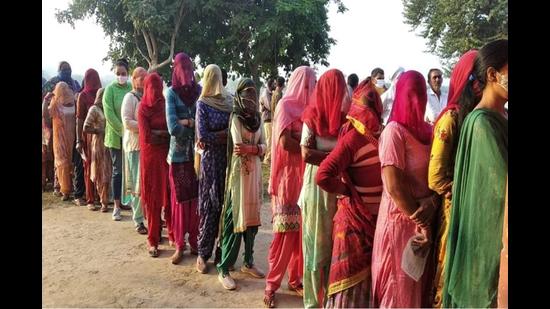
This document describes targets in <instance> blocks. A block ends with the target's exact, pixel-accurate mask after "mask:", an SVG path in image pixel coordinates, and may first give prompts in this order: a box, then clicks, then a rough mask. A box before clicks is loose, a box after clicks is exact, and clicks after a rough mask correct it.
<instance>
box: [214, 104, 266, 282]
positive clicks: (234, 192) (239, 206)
mask: <svg viewBox="0 0 550 309" xmlns="http://www.w3.org/2000/svg"><path fill="white" fill-rule="evenodd" d="M230 125H231V130H230V132H231V140H230V142H229V143H228V153H230V154H231V160H230V161H229V163H230V166H229V168H228V173H229V175H228V177H227V190H226V192H227V193H226V194H227V196H226V198H225V205H224V210H223V217H222V221H221V224H220V226H221V234H220V245H221V260H220V262H219V263H218V265H217V268H218V272H220V273H222V274H223V275H226V274H228V273H229V266H232V265H233V264H234V263H235V261H236V258H237V254H238V252H239V249H240V245H241V237H243V238H244V242H245V254H244V256H245V259H244V265H245V266H246V267H252V266H254V257H253V253H254V250H253V249H254V239H255V237H256V234H257V233H258V226H260V225H261V221H260V208H261V205H262V165H261V160H260V156H262V155H263V154H264V153H265V150H266V145H265V140H264V132H263V130H261V126H260V128H259V129H258V130H257V131H256V132H250V131H249V130H247V129H246V128H245V127H244V125H243V124H242V122H241V121H240V120H239V118H238V117H237V116H236V114H232V116H231V118H230ZM236 144H244V145H255V146H257V149H258V150H259V153H258V154H256V155H252V154H245V155H237V154H234V153H233V145H236Z"/></svg>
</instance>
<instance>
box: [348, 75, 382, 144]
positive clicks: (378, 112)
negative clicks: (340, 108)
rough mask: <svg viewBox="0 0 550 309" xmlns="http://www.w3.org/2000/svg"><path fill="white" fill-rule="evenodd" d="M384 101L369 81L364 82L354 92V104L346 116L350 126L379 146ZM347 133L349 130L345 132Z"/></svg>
mask: <svg viewBox="0 0 550 309" xmlns="http://www.w3.org/2000/svg"><path fill="white" fill-rule="evenodd" d="M381 117H382V100H381V99H380V95H379V94H378V91H376V89H375V88H374V87H373V86H372V83H370V82H369V81H368V80H364V81H362V82H361V83H360V84H359V85H358V86H357V88H355V91H354V92H353V98H352V104H351V107H350V110H349V112H348V114H347V116H346V119H348V121H349V124H350V125H351V126H352V127H353V128H354V129H355V130H357V132H359V133H360V134H361V135H364V136H366V137H367V138H368V139H369V141H370V142H371V143H373V144H374V145H378V140H377V138H378V137H379V136H380V133H381V129H382V126H381V123H380V122H381ZM344 131H346V132H347V130H343V131H342V133H344Z"/></svg>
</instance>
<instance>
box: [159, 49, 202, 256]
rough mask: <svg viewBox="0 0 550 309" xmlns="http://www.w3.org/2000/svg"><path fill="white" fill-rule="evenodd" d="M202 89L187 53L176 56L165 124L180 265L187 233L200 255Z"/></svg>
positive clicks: (173, 214)
mask: <svg viewBox="0 0 550 309" xmlns="http://www.w3.org/2000/svg"><path fill="white" fill-rule="evenodd" d="M200 91H201V88H200V86H199V85H198V84H197V83H196V82H195V80H194V77H193V61H192V60H191V58H190V57H189V56H187V55H186V54H185V53H178V54H177V55H176V57H174V72H173V73H172V86H171V87H170V88H168V91H167V95H166V123H167V125H168V132H169V133H170V135H171V138H170V151H169V152H168V158H167V161H168V164H170V170H169V177H170V194H171V203H172V207H171V211H172V216H171V219H172V231H173V233H174V240H175V244H176V252H174V255H173V256H172V263H173V264H178V263H179V262H180V261H181V259H182V258H183V251H184V250H185V234H186V233H189V245H190V247H191V254H194V255H197V238H198V237H197V235H198V233H199V227H198V223H199V222H198V212H197V197H198V181H197V175H196V174H195V169H194V168H193V159H194V151H193V145H194V144H195V110H196V105H195V102H196V101H197V98H198V97H199V94H200Z"/></svg>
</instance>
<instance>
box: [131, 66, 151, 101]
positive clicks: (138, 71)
mask: <svg viewBox="0 0 550 309" xmlns="http://www.w3.org/2000/svg"><path fill="white" fill-rule="evenodd" d="M142 73H145V76H147V70H145V69H144V68H143V67H137V68H135V69H134V71H133V72H132V92H133V93H134V94H135V95H136V96H137V97H138V98H139V100H141V97H142V96H143V88H142V89H137V88H136V85H137V84H136V79H138V77H139V76H140V75H141V74H142ZM141 86H142V87H143V85H141Z"/></svg>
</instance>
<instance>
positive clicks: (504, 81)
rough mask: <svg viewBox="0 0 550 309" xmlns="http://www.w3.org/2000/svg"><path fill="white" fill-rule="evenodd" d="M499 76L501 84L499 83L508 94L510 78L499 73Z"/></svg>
mask: <svg viewBox="0 0 550 309" xmlns="http://www.w3.org/2000/svg"><path fill="white" fill-rule="evenodd" d="M497 74H498V76H500V82H498V85H499V86H500V87H502V89H504V90H506V92H508V76H507V75H504V74H500V73H499V72H497Z"/></svg>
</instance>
